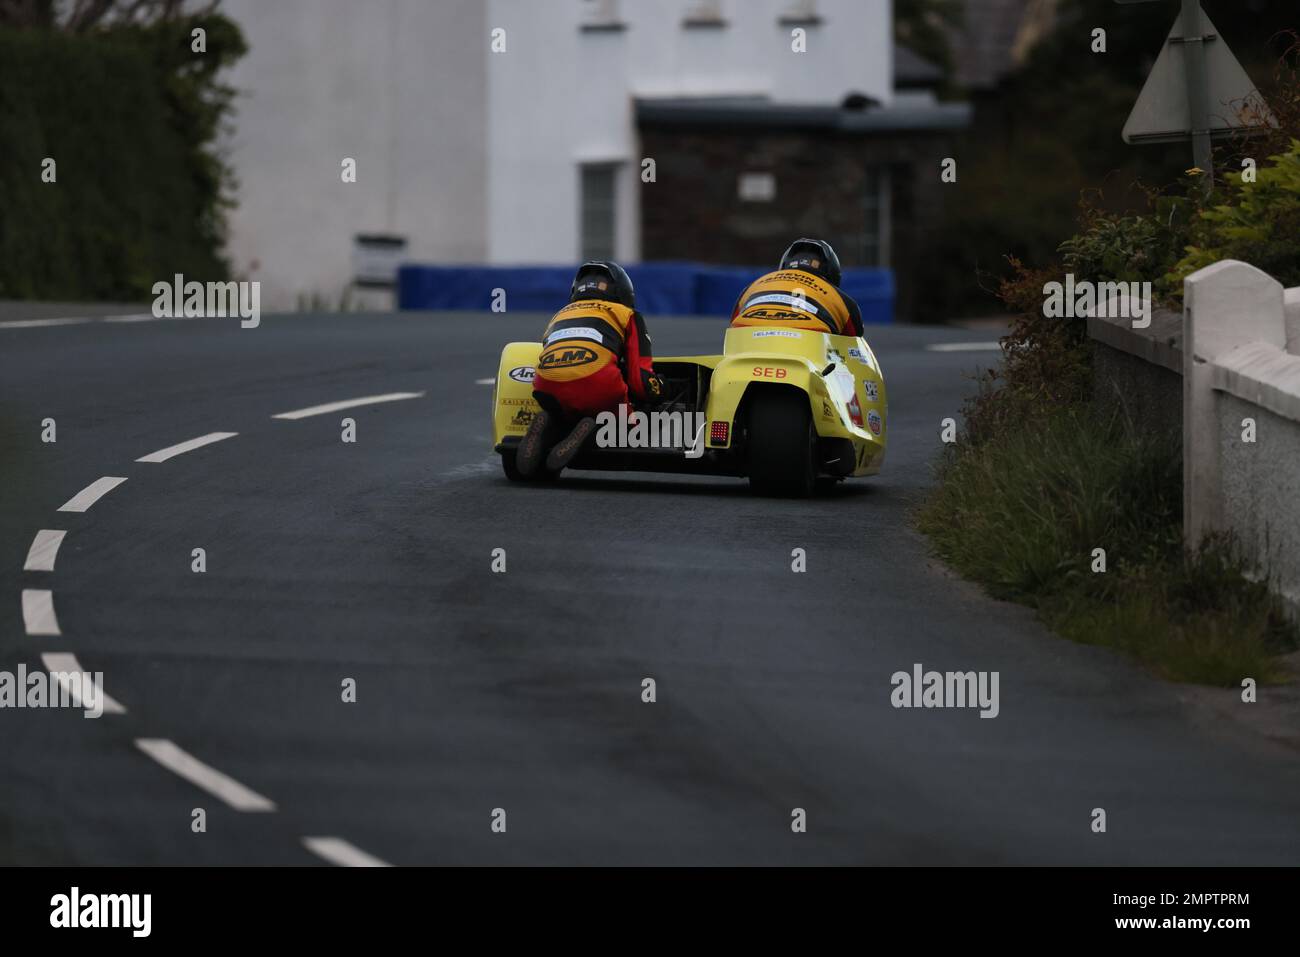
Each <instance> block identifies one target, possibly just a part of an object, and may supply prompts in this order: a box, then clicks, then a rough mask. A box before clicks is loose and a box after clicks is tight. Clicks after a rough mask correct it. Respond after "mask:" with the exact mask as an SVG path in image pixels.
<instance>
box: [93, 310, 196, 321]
mask: <svg viewBox="0 0 1300 957" xmlns="http://www.w3.org/2000/svg"><path fill="white" fill-rule="evenodd" d="M164 318H166V319H170V318H173V317H171V316H155V315H154V314H153V313H152V312H136V313H132V314H130V315H126V316H104V317H103V320H102V321H104V322H159V321H161V320H162V319H164ZM175 318H178V319H179V318H181V317H180V316H177V317H175ZM186 318H188V317H186Z"/></svg>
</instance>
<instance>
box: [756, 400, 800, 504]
mask: <svg viewBox="0 0 1300 957" xmlns="http://www.w3.org/2000/svg"><path fill="white" fill-rule="evenodd" d="M816 447H817V445H816V435H815V433H814V432H813V424H812V413H811V412H810V411H809V409H808V398H807V396H805V395H804V394H803V393H801V392H798V391H786V390H784V389H782V390H780V391H777V390H772V391H766V390H764V391H762V392H759V393H758V394H756V395H754V397H753V400H752V401H751V402H750V405H749V485H750V487H751V488H752V489H754V491H756V492H758V493H760V494H763V495H790V496H797V497H800V498H804V497H807V496H809V495H811V494H812V493H813V489H814V487H815V485H816V480H817V470H816V467H815V465H814V461H815V456H814V453H815V450H816Z"/></svg>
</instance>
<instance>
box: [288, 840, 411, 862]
mask: <svg viewBox="0 0 1300 957" xmlns="http://www.w3.org/2000/svg"><path fill="white" fill-rule="evenodd" d="M302 843H303V845H304V846H305V847H306V848H307V850H309V851H311V852H312V853H313V854H315V855H317V856H318V857H323V858H324V859H325V860H327V861H329V862H330V863H331V864H337V865H338V866H339V867H392V866H393V865H391V864H389V863H388V862H387V861H381V860H380V859H379V858H377V857H375V856H374V855H373V854H367V853H366V852H365V851H363V850H361V849H360V848H358V847H355V846H353V845H352V844H349V843H348V842H347V841H345V840H343V838H341V837H304V838H303V839H302Z"/></svg>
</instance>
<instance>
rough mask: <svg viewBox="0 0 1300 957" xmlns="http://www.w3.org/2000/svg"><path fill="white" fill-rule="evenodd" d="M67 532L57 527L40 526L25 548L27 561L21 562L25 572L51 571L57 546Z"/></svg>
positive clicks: (60, 543) (56, 553)
mask: <svg viewBox="0 0 1300 957" xmlns="http://www.w3.org/2000/svg"><path fill="white" fill-rule="evenodd" d="M66 534H68V533H67V532H66V531H64V530H62V529H58V528H42V529H41V530H40V531H39V532H37V533H36V537H35V538H33V539H32V547H31V548H29V549H27V561H26V562H24V563H23V571H25V572H52V571H54V559H55V558H57V557H58V554H59V546H60V545H62V544H63V536H64V535H66Z"/></svg>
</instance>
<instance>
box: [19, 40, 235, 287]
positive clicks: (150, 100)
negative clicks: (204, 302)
mask: <svg viewBox="0 0 1300 957" xmlns="http://www.w3.org/2000/svg"><path fill="white" fill-rule="evenodd" d="M195 26H202V27H203V28H204V29H205V30H206V31H207V52H206V53H201V54H200V53H193V52H191V49H190V31H191V29H193V28H194V27H195ZM244 50H245V46H244V41H243V38H242V36H241V35H240V33H239V30H238V28H237V27H236V26H235V25H234V24H233V23H232V22H231V21H229V20H226V19H225V18H223V17H219V16H205V17H200V18H183V19H178V20H170V21H166V22H160V23H156V24H154V25H152V26H131V27H117V28H113V29H110V30H102V31H95V32H91V33H88V34H69V33H64V32H59V31H53V30H12V29H0V297H3V298H34V297H40V298H51V299H105V300H127V299H137V300H138V299H144V298H149V297H150V287H151V286H152V284H153V283H154V282H156V281H158V280H159V279H168V278H170V277H171V275H172V274H173V273H177V272H180V273H183V274H185V275H186V277H187V278H189V277H192V278H194V279H198V280H209V279H223V278H226V276H227V272H228V267H227V264H226V263H225V262H224V261H223V259H222V256H221V247H222V243H223V241H224V218H223V214H224V210H225V206H226V203H227V200H226V198H225V195H224V193H225V191H226V189H227V187H228V185H229V171H228V170H227V168H226V167H225V166H224V165H223V163H222V162H221V160H220V159H219V158H218V156H217V155H216V152H215V149H214V145H213V144H214V140H215V138H216V136H217V135H218V132H219V130H220V128H221V124H222V123H223V121H224V119H225V117H226V116H227V115H228V113H229V110H230V104H231V100H232V98H233V95H234V93H233V91H232V90H230V89H228V88H226V87H224V86H222V85H221V84H219V83H218V82H217V81H216V76H217V74H218V72H219V71H220V70H221V69H222V67H224V66H226V65H228V64H229V63H230V62H232V61H233V60H234V59H236V58H237V57H238V56H240V55H241V54H242V53H243V51H244ZM46 157H50V158H52V159H54V160H55V162H56V164H57V167H56V170H57V181H56V182H54V183H45V182H42V179H41V173H42V164H43V161H44V159H45V158H46Z"/></svg>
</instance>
